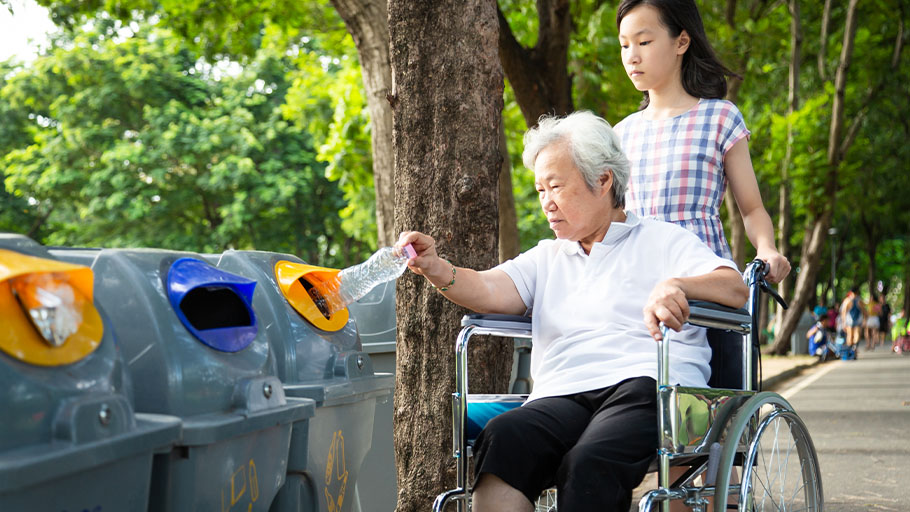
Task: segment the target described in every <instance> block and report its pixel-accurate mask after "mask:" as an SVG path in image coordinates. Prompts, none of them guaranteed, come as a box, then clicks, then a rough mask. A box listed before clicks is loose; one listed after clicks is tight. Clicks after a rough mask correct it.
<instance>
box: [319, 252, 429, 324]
mask: <svg viewBox="0 0 910 512" xmlns="http://www.w3.org/2000/svg"><path fill="white" fill-rule="evenodd" d="M416 255H417V252H416V251H415V250H414V248H413V247H411V244H408V245H406V246H405V247H404V248H395V247H383V248H382V249H379V250H378V251H376V252H375V253H373V255H372V256H370V258H369V259H368V260H366V261H364V262H363V263H361V264H359V265H354V266H353V267H348V268H346V269H344V270H342V271H341V272H339V273H338V275H337V276H336V277H335V279H333V280H331V281H326V282H324V283H323V284H322V286H320V287H319V288H320V289H319V290H316V288H315V287H314V288H311V289H310V296H311V297H312V298H313V300H314V302H316V305H317V306H318V307H319V309H320V310H321V311H322V313H323V314H325V315H326V316H327V317H328V316H331V315H333V314H335V313H336V312H338V311H341V310H342V309H344V308H346V307H348V305H349V304H351V303H353V302H355V301H357V300H359V299H360V298H361V297H363V296H364V295H366V294H367V293H369V292H370V290H372V289H373V288H375V287H376V286H377V285H379V284H382V283H384V282H386V281H391V280H393V279H397V278H398V276H400V275H401V274H403V273H404V270H405V269H406V268H407V267H408V259H410V258H413V257H414V256H416ZM319 294H321V295H322V297H319Z"/></svg>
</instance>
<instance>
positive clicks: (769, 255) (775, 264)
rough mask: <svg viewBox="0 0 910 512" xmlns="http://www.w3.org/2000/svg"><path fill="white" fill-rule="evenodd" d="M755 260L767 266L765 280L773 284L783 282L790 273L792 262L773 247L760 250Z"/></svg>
mask: <svg viewBox="0 0 910 512" xmlns="http://www.w3.org/2000/svg"><path fill="white" fill-rule="evenodd" d="M755 258H756V259H759V260H762V261H764V262H765V264H766V265H767V267H766V269H767V273H766V274H765V279H766V280H767V281H768V282H769V283H771V284H777V283H779V282H781V281H782V280H783V279H784V278H785V277H787V274H789V273H790V262H789V261H788V260H787V258H784V256H783V255H782V254H781V253H779V252H777V249H774V248H773V247H772V248H762V249H760V250H759V251H758V253H757V254H756V255H755Z"/></svg>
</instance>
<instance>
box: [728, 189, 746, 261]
mask: <svg viewBox="0 0 910 512" xmlns="http://www.w3.org/2000/svg"><path fill="white" fill-rule="evenodd" d="M724 204H725V205H727V224H729V226H730V240H728V242H729V243H730V250H731V251H732V252H733V262H734V263H736V266H737V267H739V269H740V270H742V269H744V268H746V267H745V263H746V226H745V225H744V224H743V214H742V213H740V212H739V206H737V204H736V198H735V197H733V189H731V188H730V187H727V191H726V192H724Z"/></svg>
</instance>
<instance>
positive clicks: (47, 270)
mask: <svg viewBox="0 0 910 512" xmlns="http://www.w3.org/2000/svg"><path fill="white" fill-rule="evenodd" d="M93 280H94V273H93V272H92V269H90V268H88V267H85V266H82V265H75V264H71V263H64V262H61V261H56V260H50V259H45V258H37V257H34V256H28V255H25V254H21V253H18V252H14V251H8V250H4V249H0V315H2V318H3V321H2V322H0V351H3V352H5V353H6V354H8V355H9V356H11V357H13V358H15V359H17V360H19V361H22V362H25V363H29V364H33V365H37V366H62V365H66V364H71V363H75V362H76V361H79V360H81V359H83V358H84V357H86V356H87V355H89V354H91V353H92V352H94V350H95V349H96V348H98V346H99V345H101V338H102V336H103V335H104V326H103V324H102V322H101V316H100V315H99V314H98V310H97V309H95V305H94V303H93V290H94V288H93ZM39 281H41V283H39ZM46 284H51V285H54V286H56V287H69V288H71V289H72V295H73V297H72V299H73V300H72V304H71V306H72V308H73V311H72V313H73V314H74V315H75V316H76V317H77V318H79V321H78V322H77V328H76V331H75V332H73V333H72V334H70V335H69V336H68V337H67V338H66V339H65V340H64V342H63V343H62V344H61V345H60V346H56V347H55V346H53V345H52V344H50V343H49V342H48V341H46V340H45V339H44V338H43V337H42V336H41V334H40V333H39V332H38V330H37V328H36V327H35V325H34V324H32V321H31V319H30V318H29V315H28V312H27V311H26V310H25V306H24V305H23V303H22V301H21V299H19V298H17V296H16V295H15V294H14V290H16V291H17V292H18V293H19V294H20V296H21V295H22V293H23V292H26V293H30V292H33V289H34V288H35V287H39V286H44V285H46Z"/></svg>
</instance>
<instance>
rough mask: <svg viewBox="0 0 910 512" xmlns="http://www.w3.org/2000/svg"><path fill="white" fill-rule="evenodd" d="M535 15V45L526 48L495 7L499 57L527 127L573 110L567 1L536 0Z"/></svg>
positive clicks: (569, 12)
mask: <svg viewBox="0 0 910 512" xmlns="http://www.w3.org/2000/svg"><path fill="white" fill-rule="evenodd" d="M537 16H538V31H537V44H536V45H534V48H525V47H524V46H522V45H521V43H519V42H518V40H516V39H515V36H514V35H513V34H512V29H511V27H509V22H508V20H506V17H505V16H504V15H503V14H502V11H501V10H499V9H498V8H497V18H498V21H499V58H500V61H501V62H502V68H503V70H504V71H505V74H506V76H507V77H508V79H509V83H510V84H511V85H512V89H513V90H514V91H515V99H516V101H517V102H518V107H519V108H520V109H521V113H522V115H523V116H524V118H525V123H527V125H528V128H531V127H533V126H536V125H537V119H538V118H540V116H541V115H543V114H556V115H565V114H568V113H570V112H572V111H573V110H574V107H573V104H572V78H571V76H570V75H569V37H570V36H571V35H572V13H571V9H570V5H569V0H537Z"/></svg>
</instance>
